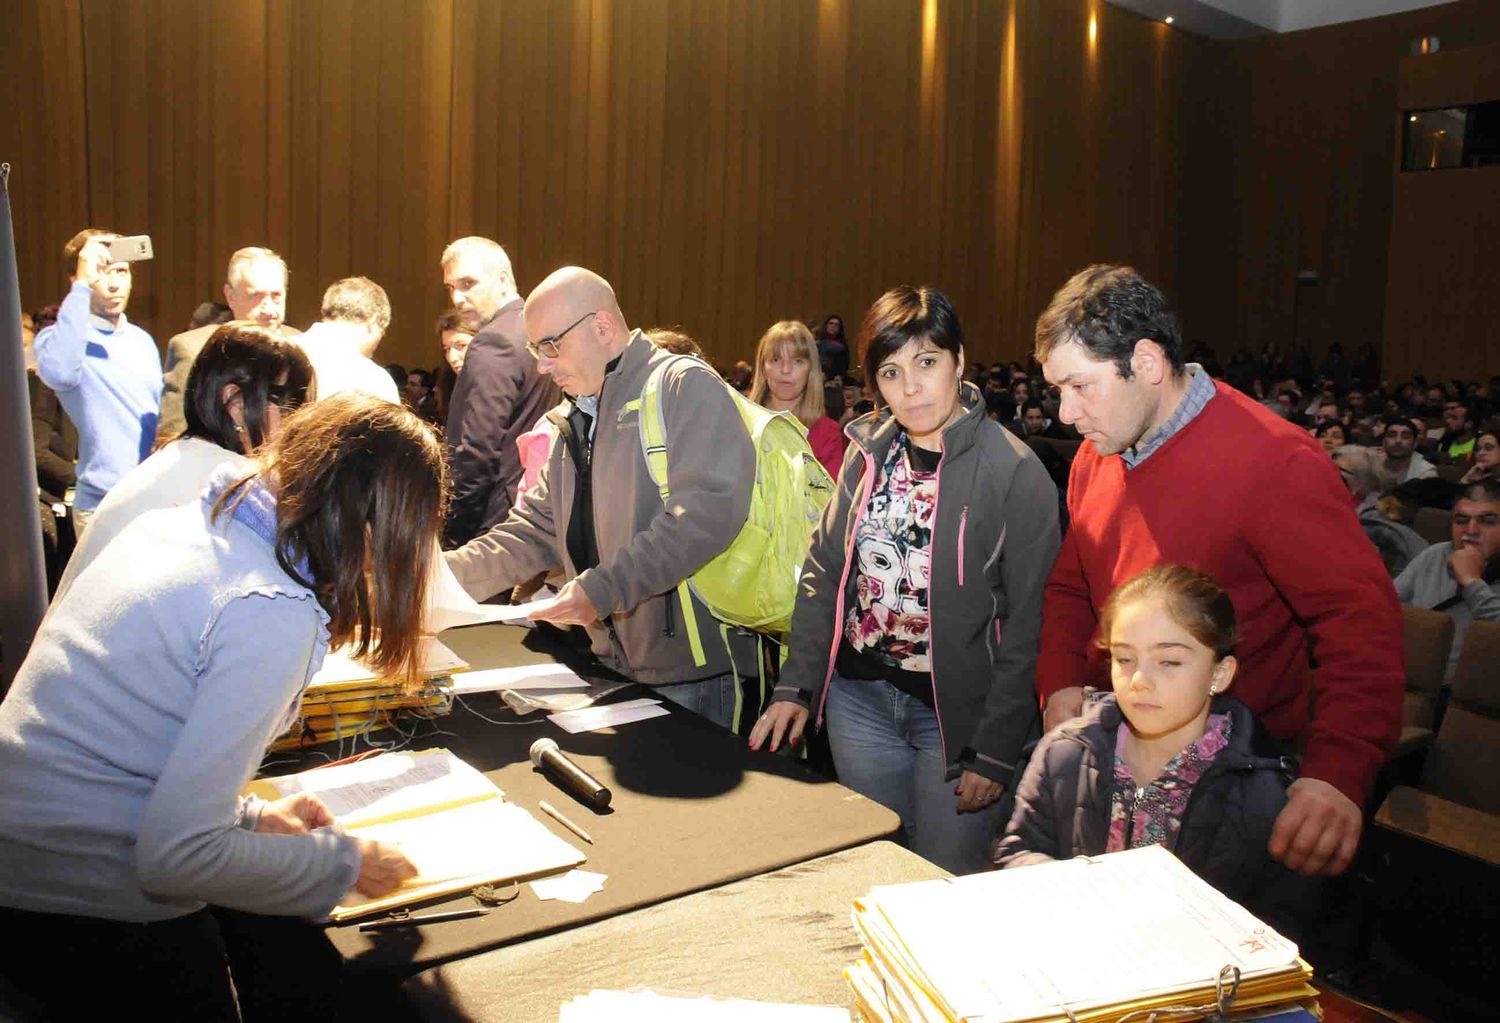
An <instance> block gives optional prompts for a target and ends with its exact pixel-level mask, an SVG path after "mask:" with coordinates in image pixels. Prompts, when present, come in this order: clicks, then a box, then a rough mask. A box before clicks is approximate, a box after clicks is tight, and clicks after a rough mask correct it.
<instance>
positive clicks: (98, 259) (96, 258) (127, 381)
mask: <svg viewBox="0 0 1500 1023" xmlns="http://www.w3.org/2000/svg"><path fill="white" fill-rule="evenodd" d="M115 237H117V236H116V235H114V234H111V233H110V232H108V231H100V230H97V229H95V228H89V229H87V230H84V231H80V232H78V234H76V235H74V236H73V238H72V239H71V240H70V241H69V242H68V244H67V245H65V246H64V247H63V266H64V268H65V269H66V270H67V272H68V280H69V282H70V283H71V287H70V288H69V289H68V297H67V298H65V299H63V301H62V304H61V305H60V306H59V307H58V310H57V322H56V323H55V324H53V325H52V326H50V327H48V328H46V329H45V330H43V331H42V332H41V333H39V334H37V336H36V341H35V342H33V349H34V351H35V354H36V368H37V375H38V376H40V377H41V379H42V383H44V384H46V385H47V386H48V387H50V388H52V390H53V391H55V392H56V393H57V397H58V400H59V401H60V402H62V407H63V410H64V411H65V412H67V414H68V418H69V419H70V420H72V421H73V425H74V426H76V427H77V428H78V477H77V490H76V494H75V496H74V498H73V532H74V534H75V535H77V536H82V535H83V531H84V529H85V527H86V526H87V525H88V520H89V518H90V517H91V516H92V515H93V512H94V509H95V508H97V507H98V506H99V502H100V501H102V500H104V495H105V494H107V493H109V491H110V488H111V487H113V486H114V485H115V483H116V482H118V481H119V479H120V477H121V476H123V475H125V473H127V472H129V471H130V470H131V469H133V468H134V467H135V466H136V465H138V464H139V463H140V461H141V459H143V458H145V457H146V455H147V454H149V453H150V451H151V445H152V442H153V441H154V439H155V437H156V415H157V409H158V408H159V407H160V405H161V388H162V381H161V368H160V363H158V362H157V353H156V342H155V341H153V340H152V339H151V335H150V334H147V333H146V332H145V331H144V330H142V329H141V328H140V327H137V326H136V325H135V324H133V323H131V322H130V321H129V320H127V319H126V318H125V307H126V306H127V305H128V304H129V303H130V289H131V285H132V284H133V282H134V277H133V276H132V270H131V265H130V264H129V263H123V262H114V261H112V260H111V258H110V253H109V248H108V245H107V244H106V243H107V242H109V241H110V240H112V239H114V238H115Z"/></svg>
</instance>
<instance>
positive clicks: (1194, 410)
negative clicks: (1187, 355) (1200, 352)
mask: <svg viewBox="0 0 1500 1023" xmlns="http://www.w3.org/2000/svg"><path fill="white" fill-rule="evenodd" d="M1187 374H1188V385H1187V390H1186V391H1184V392H1183V394H1182V400H1181V401H1179V402H1178V403H1177V408H1176V409H1175V410H1174V411H1173V412H1172V416H1171V418H1170V419H1168V420H1167V421H1166V422H1165V423H1162V424H1161V429H1159V430H1157V431H1156V432H1155V433H1153V434H1152V435H1151V436H1150V437H1149V438H1147V439H1146V440H1144V441H1142V442H1141V443H1139V444H1137V445H1136V446H1135V447H1133V448H1131V449H1130V450H1129V451H1124V452H1121V454H1120V458H1121V459H1122V460H1123V461H1124V462H1125V468H1127V469H1134V468H1135V467H1136V466H1138V465H1140V464H1141V463H1142V462H1144V461H1145V460H1146V459H1148V458H1150V457H1151V456H1152V455H1153V454H1155V453H1156V449H1157V448H1159V447H1161V446H1162V445H1163V444H1165V443H1166V442H1167V441H1169V440H1171V439H1172V438H1173V437H1175V436H1176V435H1177V434H1178V433H1180V432H1182V428H1183V427H1185V426H1187V424H1188V423H1190V422H1192V421H1193V419H1194V418H1196V417H1197V415H1198V413H1199V412H1202V411H1203V408H1204V406H1205V405H1207V404H1208V403H1209V401H1210V400H1211V399H1212V398H1213V396H1214V395H1215V394H1216V393H1217V388H1216V387H1215V386H1214V378H1213V377H1211V376H1209V375H1208V374H1207V373H1206V372H1204V370H1203V367H1202V366H1200V365H1198V364H1197V363H1196V362H1190V363H1188V364H1187Z"/></svg>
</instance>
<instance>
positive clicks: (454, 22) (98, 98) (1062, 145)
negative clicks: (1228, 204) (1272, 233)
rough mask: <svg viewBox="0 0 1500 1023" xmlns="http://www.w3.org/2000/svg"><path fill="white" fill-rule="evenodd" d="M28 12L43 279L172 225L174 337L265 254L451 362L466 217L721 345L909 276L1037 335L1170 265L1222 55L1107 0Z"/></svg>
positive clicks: (303, 304) (408, 353)
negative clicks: (1208, 72)
mask: <svg viewBox="0 0 1500 1023" xmlns="http://www.w3.org/2000/svg"><path fill="white" fill-rule="evenodd" d="M9 3H10V4H11V5H12V6H14V7H16V8H17V10H18V11H19V14H20V17H19V21H18V24H20V25H21V27H22V29H23V32H24V33H26V34H27V37H28V38H32V37H35V38H37V39H38V40H39V42H38V44H37V45H35V46H29V47H22V48H21V49H22V50H23V56H22V59H21V64H22V66H21V67H20V68H18V69H10V68H8V69H7V70H6V72H5V74H6V75H7V76H8V77H7V81H10V80H12V79H15V80H18V81H20V82H25V83H29V84H28V85H27V86H26V88H25V89H23V90H21V91H20V92H19V93H18V95H20V96H21V97H22V105H23V107H24V109H26V110H27V111H30V112H34V115H33V116H28V117H27V118H25V119H23V121H22V123H21V124H20V125H19V129H18V130H15V131H10V129H9V128H7V131H8V132H9V133H8V134H6V135H4V136H0V139H4V140H7V141H8V140H10V139H12V138H14V139H15V145H16V147H17V148H18V150H19V151H20V152H22V153H23V155H24V159H18V160H14V161H13V162H16V163H17V164H18V175H17V177H16V179H15V182H16V184H17V205H18V209H17V223H18V229H19V230H20V231H21V233H22V235H23V237H21V238H19V239H18V242H19V244H20V250H21V252H22V287H23V293H24V297H25V300H26V301H27V302H28V303H31V304H39V303H40V302H42V301H46V300H55V297H56V295H58V294H60V288H59V284H60V282H59V281H58V280H57V276H56V272H55V271H54V270H52V265H53V264H54V263H55V257H54V256H53V255H52V254H53V253H55V252H56V251H57V249H58V248H59V247H60V245H61V243H62V241H63V240H64V239H65V238H66V237H67V236H68V234H70V233H71V232H72V231H73V230H75V229H76V228H77V227H78V226H81V225H82V224H84V223H86V222H88V220H89V219H90V218H104V217H108V218H109V220H110V222H111V223H112V224H115V225H116V226H118V227H119V229H121V230H132V231H148V232H150V233H151V234H153V236H155V237H156V239H157V251H158V254H159V256H160V258H159V260H158V262H157V263H156V265H154V266H153V267H151V268H150V269H149V270H143V272H142V274H141V283H140V285H139V286H138V287H139V292H138V301H137V303H136V305H135V306H133V308H132V312H133V313H134V314H135V316H136V317H137V319H139V320H140V321H141V322H142V323H144V324H145V325H146V326H147V327H148V328H149V329H151V330H152V331H153V332H154V333H155V334H156V335H157V336H158V338H159V339H163V340H164V339H165V337H166V336H168V335H170V334H171V333H173V332H175V331H176V330H179V329H181V328H182V326H183V325H184V323H185V321H186V319H187V317H188V315H189V314H190V312H191V311H192V309H193V308H194V306H196V305H197V304H198V302H200V301H203V300H204V299H208V298H213V297H215V296H216V295H217V294H218V292H219V288H220V285H221V283H222V278H223V268H224V263H225V260H226V259H227V257H228V255H229V253H230V252H231V251H233V249H235V248H237V247H239V246H240V245H246V244H266V245H270V246H271V247H273V248H276V249H278V250H280V251H281V252H282V253H283V254H284V255H285V256H286V258H287V261H288V263H289V264H290V266H291V269H292V281H291V287H290V301H289V307H290V319H291V320H292V321H293V322H295V323H301V324H305V323H306V322H307V321H309V320H310V319H312V318H314V317H315V315H316V311H317V305H318V300H319V298H320V296H321V293H322V290H323V288H324V287H325V286H326V285H327V284H328V283H330V282H331V281H333V280H334V279H336V278H338V277H341V276H345V275H348V274H353V273H362V274H366V275H368V276H370V277H372V278H373V279H375V280H377V281H379V282H380V283H381V284H383V285H384V286H385V287H386V289H387V291H388V292H389V293H390V295H391V299H392V303H393V305H394V307H395V320H394V322H393V325H392V329H391V332H390V335H389V336H388V340H387V342H386V346H385V347H384V348H383V349H382V356H383V357H385V358H387V359H390V360H393V361H401V362H404V363H426V364H432V363H434V362H436V360H437V350H436V347H435V340H434V339H433V338H432V336H431V322H432V320H433V319H434V317H435V316H436V314H437V313H438V312H439V311H440V310H441V308H442V304H443V295H442V290H441V287H440V283H441V278H440V272H439V268H438V265H437V260H438V255H439V253H440V252H441V250H442V247H443V245H444V244H445V243H446V242H447V241H448V240H450V239H452V238H454V237H457V236H459V235H462V234H470V233H479V234H485V235H489V236H491V237H494V238H496V239H497V240H498V241H500V242H501V243H502V244H504V245H505V246H506V247H507V249H508V251H509V252H510V254H511V256H512V259H513V261H514V264H515V268H516V272H517V278H518V281H519V283H520V284H521V286H522V288H523V289H525V288H529V287H531V286H533V285H535V283H536V282H537V281H538V280H540V279H541V277H542V276H544V275H545V274H546V273H548V272H549V271H551V270H552V269H554V268H555V267H557V266H559V265H561V264H563V263H567V262H578V263H583V264H585V265H588V266H591V267H593V268H595V269H597V270H599V271H600V272H601V273H603V274H604V275H605V276H606V277H608V278H609V279H610V280H611V281H613V282H614V284H615V285H616V288H617V290H618V291H619V293H620V299H621V302H622V305H623V306H624V308H625V310H626V313H627V315H628V317H629V318H630V319H631V320H632V321H633V322H636V323H641V324H654V323H663V324H677V325H681V326H682V327H684V328H685V329H687V330H688V331H689V332H691V333H693V334H695V335H696V336H698V338H699V339H700V341H701V342H702V343H703V344H704V346H705V347H706V348H707V349H708V351H709V352H710V354H711V355H712V356H714V357H715V358H716V359H717V360H719V361H721V362H729V361H732V360H733V359H735V358H739V357H745V356H748V355H749V354H750V350H751V346H752V345H753V344H754V341H755V339H756V337H758V335H759V334H760V333H761V332H762V331H763V330H764V329H765V327H766V326H767V325H768V324H769V323H771V322H772V321H774V320H776V319H781V318H786V317H802V318H808V319H821V318H822V317H823V316H825V315H827V314H829V313H830V312H838V313H839V314H841V315H842V316H843V317H844V318H845V320H846V322H848V323H849V324H850V325H851V326H853V325H854V324H856V323H857V322H858V320H859V318H860V316H861V314H862V313H863V311H864V309H865V308H866V307H867V306H868V304H869V303H870V301H871V300H872V299H873V298H875V297H876V296H877V295H878V294H879V293H880V291H882V290H883V289H884V288H886V287H889V286H891V285H893V284H896V283H903V282H906V283H919V284H920V283H930V284H934V285H936V286H938V287H941V288H943V289H945V290H947V291H949V292H950V293H951V294H952V296H953V298H954V300H955V302H956V303H957V304H958V307H959V310H960V313H961V315H962V316H963V318H964V322H965V324H966V327H967V330H968V332H969V335H970V338H971V342H970V343H971V348H972V357H975V358H982V359H984V360H986V361H990V360H993V359H997V358H1010V357H1016V356H1020V355H1022V354H1023V353H1024V352H1025V351H1026V350H1027V349H1028V348H1029V345H1030V335H1031V329H1032V323H1033V322H1034V320H1035V317H1036V314H1037V312H1038V311H1039V310H1040V308H1041V306H1042V305H1043V304H1044V303H1045V301H1046V299H1047V298H1048V297H1049V296H1050V294H1051V292H1052V291H1053V290H1054V289H1055V288H1056V287H1057V286H1058V285H1059V284H1060V283H1061V282H1062V281H1063V280H1064V279H1065V278H1066V277H1067V276H1068V274H1070V273H1071V272H1072V271H1073V270H1075V269H1077V268H1078V267H1079V266H1081V265H1083V264H1085V263H1088V262H1091V261H1093V260H1096V259H1099V258H1104V257H1108V258H1116V259H1129V260H1131V261H1133V262H1136V263H1138V264H1140V265H1141V266H1142V268H1143V269H1145V270H1146V271H1147V272H1149V273H1152V274H1155V275H1158V276H1160V277H1162V278H1163V279H1164V280H1166V281H1168V282H1171V281H1172V280H1173V279H1174V277H1175V273H1176V261H1177V252H1178V247H1179V235H1180V234H1181V231H1182V229H1181V226H1180V224H1179V215H1178V209H1179V204H1178V202H1177V201H1176V196H1175V189H1176V188H1177V187H1178V185H1179V183H1180V180H1181V177H1182V166H1183V164H1184V161H1185V160H1186V159H1187V156H1186V145H1185V142H1184V137H1183V127H1182V123H1183V121H1184V118H1185V116H1186V114H1185V110H1186V108H1187V105H1186V104H1185V103H1184V102H1183V93H1184V83H1185V81H1186V70H1185V69H1186V68H1188V67H1189V66H1190V65H1191V64H1192V62H1193V61H1194V60H1196V59H1197V58H1198V55H1200V54H1201V53H1203V52H1204V51H1205V50H1206V48H1207V46H1208V44H1206V43H1204V42H1203V41H1201V40H1197V39H1193V38H1191V37H1187V36H1183V35H1181V34H1177V33H1171V32H1169V31H1166V30H1165V29H1164V28H1163V27H1162V26H1159V25H1156V24H1153V23H1151V22H1147V21H1144V20H1143V19H1140V18H1138V17H1136V16H1134V15H1131V14H1128V13H1126V12H1123V11H1119V10H1117V9H1115V8H1112V7H1109V6H1108V5H1106V4H1104V3H1102V0H889V2H880V3H864V2H860V0H549V2H546V3H542V2H535V0H362V2H360V3H353V2H351V0H326V2H324V0H318V2H313V0H209V2H206V3H192V2H187V0H70V2H63V3H58V2H52V0H9ZM1091 18H1094V19H1096V20H1097V25H1098V36H1097V41H1096V42H1095V43H1094V44H1093V45H1092V46H1090V44H1089V42H1088V38H1087V28H1088V24H1089V21H1090V19H1091ZM43 58H45V63H46V65H47V67H48V68H49V71H51V72H53V73H49V74H47V75H41V74H39V73H38V70H39V68H40V67H41V66H42V62H43ZM56 69H66V73H57V72H56ZM124 69H136V70H137V72H138V73H137V74H134V75H132V74H128V73H126V72H125V70H124ZM44 125H46V126H49V128H50V126H53V125H64V126H67V125H71V126H73V127H72V129H71V130H69V131H53V130H43V126H44ZM85 125H87V127H86V128H85ZM33 166H35V167H37V168H38V170H39V171H42V173H41V174H40V175H38V176H37V178H33V177H32V168H33ZM28 180H31V181H33V182H34V184H35V188H34V189H32V190H30V191H27V190H24V189H23V188H22V187H21V186H22V184H23V183H25V182H27V181H28Z"/></svg>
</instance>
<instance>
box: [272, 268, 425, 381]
mask: <svg viewBox="0 0 1500 1023" xmlns="http://www.w3.org/2000/svg"><path fill="white" fill-rule="evenodd" d="M322 316H323V318H322V319H321V320H319V321H318V322H317V323H314V324H313V325H312V326H311V327H309V328H307V333H306V334H303V335H301V336H300V337H298V338H297V343H298V344H299V345H301V346H302V350H303V351H305V352H306V353H307V357H308V359H309V360H310V361H311V362H312V366H313V369H314V370H315V371H316V372H317V374H318V397H319V399H328V398H332V397H333V396H334V395H336V394H348V393H350V392H352V391H362V392H364V393H365V394H369V395H373V396H374V397H376V398H382V399H384V400H386V401H389V402H392V403H394V404H397V405H399V404H401V391H400V387H405V386H406V370H405V369H402V370H401V372H400V385H399V387H398V385H397V382H396V376H395V375H393V374H391V373H389V372H387V371H386V370H384V369H381V368H380V366H379V365H377V364H376V363H375V361H374V360H373V359H371V358H370V357H371V356H372V355H374V354H375V350H376V349H377V348H379V347H380V339H381V338H382V337H384V336H385V328H386V327H388V326H390V324H391V301H390V299H389V298H387V297H386V294H385V289H384V288H382V287H381V286H380V285H378V284H376V283H375V282H374V281H372V280H370V279H369V278H368V277H346V278H344V279H343V280H341V281H334V282H333V283H332V284H330V285H329V286H328V290H327V291H325V292H323V308H322Z"/></svg>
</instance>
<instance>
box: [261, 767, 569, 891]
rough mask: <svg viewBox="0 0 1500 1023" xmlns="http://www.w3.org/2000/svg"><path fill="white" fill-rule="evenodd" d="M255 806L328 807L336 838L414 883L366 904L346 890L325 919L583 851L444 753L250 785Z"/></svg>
mask: <svg viewBox="0 0 1500 1023" xmlns="http://www.w3.org/2000/svg"><path fill="white" fill-rule="evenodd" d="M249 791H250V792H253V793H255V794H256V795H258V796H260V797H261V798H263V799H279V798H282V797H284V796H291V795H296V794H298V793H301V792H308V793H311V794H313V795H315V796H317V797H318V798H319V799H321V800H323V802H324V803H326V804H327V805H328V808H329V809H330V810H331V811H332V812H333V815H334V817H335V818H336V822H337V824H336V826H337V828H338V830H339V831H341V832H343V833H344V834H348V835H353V836H355V837H356V838H367V839H370V840H372V841H376V842H384V843H387V844H389V845H393V846H395V847H396V848H398V849H400V850H401V852H402V853H403V854H404V855H405V856H406V858H407V859H409V860H411V861H412V862H413V863H414V864H416V866H417V871H418V872H417V876H416V877H414V878H412V879H411V880H409V881H407V882H406V883H405V884H404V885H402V886H401V887H400V888H399V889H397V890H396V891H395V892H394V893H392V894H390V895H387V896H384V897H383V898H379V899H369V898H366V897H365V896H363V895H361V894H360V893H359V892H356V891H353V890H351V891H350V892H349V894H348V895H346V896H345V897H344V900H343V901H342V902H340V903H339V905H338V906H337V907H335V908H334V910H333V912H332V913H331V914H329V915H330V916H331V917H332V919H333V920H335V921H344V920H349V919H352V918H354V917H359V916H365V915H367V914H369V913H377V912H382V911H384V910H388V909H394V908H396V907H397V906H404V905H407V904H409V903H413V902H419V901H421V900H423V899H430V898H435V897H437V896H440V895H451V894H452V893H454V892H459V891H463V890H465V889H467V888H473V887H475V886H476V885H481V884H494V883H496V882H499V881H512V880H518V879H521V878H529V877H539V876H542V875H545V874H553V873H557V872H559V871H562V870H566V869H568V868H571V867H575V866H577V865H578V864H580V863H582V862H583V861H584V859H585V856H584V854H583V853H581V852H579V851H578V850H577V849H575V848H573V846H571V845H569V844H568V843H567V842H564V841H563V840H562V839H560V838H558V837H557V836H556V835H554V834H553V833H552V832H551V831H549V830H547V828H546V827H545V826H544V825H543V824H542V823H541V821H539V820H537V819H536V818H535V817H533V816H532V815H531V814H530V813H528V812H527V811H526V810H525V809H523V808H522V807H520V806H517V805H516V804H515V803H511V802H508V801H507V800H506V799H505V793H504V792H502V791H501V790H500V789H499V788H498V787H497V786H496V785H495V783H494V782H492V781H490V780H489V779H488V778H486V777H485V776H484V775H483V774H481V773H479V772H478V771H476V770H475V769H474V768H473V767H471V766H470V765H468V764H466V763H464V762H463V761H462V760H460V759H459V758H458V757H456V756H454V755H453V754H452V753H449V752H448V751H447V750H443V749H435V750H424V751H422V752H419V753H386V754H382V755H380V756H375V757H370V758H368V759H365V760H361V761H358V762H356V763H352V764H340V765H338V766H335V767H323V768H316V769H314V770H311V771H303V772H302V773H301V774H291V775H283V776H281V777H277V778H265V779H262V780H260V781H256V782H252V783H251V785H250V788H249Z"/></svg>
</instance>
